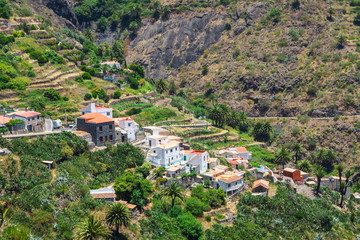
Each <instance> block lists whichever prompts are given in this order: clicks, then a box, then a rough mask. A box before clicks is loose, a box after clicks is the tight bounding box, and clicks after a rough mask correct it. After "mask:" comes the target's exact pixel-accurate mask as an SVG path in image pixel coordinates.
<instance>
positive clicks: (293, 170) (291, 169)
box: [284, 168, 300, 173]
mask: <svg viewBox="0 0 360 240" xmlns="http://www.w3.org/2000/svg"><path fill="white" fill-rule="evenodd" d="M284 171H286V172H292V173H293V172H295V171H300V170H297V169H294V168H285V169H284Z"/></svg>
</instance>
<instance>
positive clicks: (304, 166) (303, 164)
mask: <svg viewBox="0 0 360 240" xmlns="http://www.w3.org/2000/svg"><path fill="white" fill-rule="evenodd" d="M297 166H298V169H299V170H301V171H304V172H307V173H309V172H310V171H311V163H310V161H309V160H302V161H300V162H298V164H297Z"/></svg>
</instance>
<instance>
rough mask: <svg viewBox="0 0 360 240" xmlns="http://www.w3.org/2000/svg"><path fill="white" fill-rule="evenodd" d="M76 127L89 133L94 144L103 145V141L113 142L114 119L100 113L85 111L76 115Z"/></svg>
mask: <svg viewBox="0 0 360 240" xmlns="http://www.w3.org/2000/svg"><path fill="white" fill-rule="evenodd" d="M77 128H78V130H80V131H85V132H88V133H90V134H91V137H92V141H93V142H94V144H95V145H96V146H104V145H105V142H110V143H112V144H115V123H114V120H112V119H110V118H108V117H105V116H104V115H102V114H101V113H97V112H96V113H87V114H85V115H82V116H80V117H78V118H77Z"/></svg>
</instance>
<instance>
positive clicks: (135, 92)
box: [123, 82, 154, 95]
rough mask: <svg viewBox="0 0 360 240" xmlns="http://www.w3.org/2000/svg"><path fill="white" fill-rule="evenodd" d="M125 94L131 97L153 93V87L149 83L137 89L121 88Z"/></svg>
mask: <svg viewBox="0 0 360 240" xmlns="http://www.w3.org/2000/svg"><path fill="white" fill-rule="evenodd" d="M123 90H124V91H125V92H128V93H131V94H133V95H138V94H139V93H141V94H145V93H147V92H150V91H153V90H154V87H153V86H151V84H150V83H148V82H145V83H144V85H142V86H141V87H140V88H139V89H132V88H130V87H126V88H123Z"/></svg>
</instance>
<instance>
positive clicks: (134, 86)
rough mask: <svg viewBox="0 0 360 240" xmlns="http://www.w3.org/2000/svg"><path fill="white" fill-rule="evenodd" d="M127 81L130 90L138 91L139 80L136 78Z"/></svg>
mask: <svg viewBox="0 0 360 240" xmlns="http://www.w3.org/2000/svg"><path fill="white" fill-rule="evenodd" d="M129 81H130V87H131V88H132V89H138V88H139V80H138V79H137V78H134V77H131V76H130V77H129Z"/></svg>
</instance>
